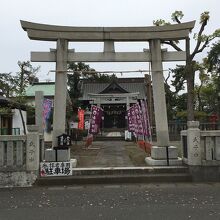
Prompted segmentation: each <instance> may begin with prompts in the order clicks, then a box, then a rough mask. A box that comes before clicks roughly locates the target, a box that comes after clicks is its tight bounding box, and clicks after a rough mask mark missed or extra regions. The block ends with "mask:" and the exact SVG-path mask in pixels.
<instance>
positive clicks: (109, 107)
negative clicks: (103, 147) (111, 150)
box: [80, 77, 147, 129]
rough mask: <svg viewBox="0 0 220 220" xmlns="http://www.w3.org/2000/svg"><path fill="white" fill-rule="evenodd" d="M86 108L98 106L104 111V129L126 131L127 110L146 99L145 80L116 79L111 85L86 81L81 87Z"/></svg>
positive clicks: (82, 99)
mask: <svg viewBox="0 0 220 220" xmlns="http://www.w3.org/2000/svg"><path fill="white" fill-rule="evenodd" d="M81 92H82V97H81V98H80V100H81V101H83V104H84V106H85V105H86V106H88V107H90V106H91V105H97V106H99V107H101V108H102V109H103V110H104V118H103V123H102V129H125V128H126V120H125V117H126V110H128V109H129V108H130V106H132V104H134V103H136V102H137V101H138V100H141V99H146V97H147V95H146V94H147V88H146V82H145V78H143V77H142V78H116V79H114V80H113V81H111V82H110V83H100V82H91V81H87V80H84V81H83V82H82V86H81Z"/></svg>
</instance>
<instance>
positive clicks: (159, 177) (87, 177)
mask: <svg viewBox="0 0 220 220" xmlns="http://www.w3.org/2000/svg"><path fill="white" fill-rule="evenodd" d="M174 182H192V177H191V175H190V174H189V170H188V168H187V167H185V166H178V167H177V166H169V167H106V168H104V167H103V168H74V169H73V175H71V176H65V177H40V178H38V179H37V181H36V183H35V184H36V185H37V186H53V185H62V186H63V185H74V184H77V185H81V184H82V185H85V184H123V183H127V184H129V183H174Z"/></svg>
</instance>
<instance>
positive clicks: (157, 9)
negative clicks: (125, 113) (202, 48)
mask: <svg viewBox="0 0 220 220" xmlns="http://www.w3.org/2000/svg"><path fill="white" fill-rule="evenodd" d="M175 10H182V11H183V13H184V15H185V16H184V18H183V20H182V21H183V22H187V21H191V20H196V21H197V22H196V27H195V28H194V30H193V32H196V31H197V30H198V27H199V16H200V14H201V13H202V12H204V11H209V12H210V16H211V18H210V21H209V23H208V25H207V28H206V33H207V34H209V33H211V32H213V31H214V30H215V29H218V28H220V11H219V0H208V1H207V0H182V1H181V0H166V1H165V0H153V1H152V0H151V1H149V0H44V1H42V0H19V1H17V0H1V4H0V16H1V19H0V31H1V34H0V38H1V40H0V55H1V65H0V72H13V73H15V72H16V71H18V70H19V69H18V66H17V62H18V60H20V61H27V60H30V51H48V50H49V48H55V43H53V42H45V41H34V40H30V39H29V38H28V37H27V34H26V32H25V31H23V29H22V28H21V25H20V20H26V21H31V22H36V23H45V24H53V25H65V26H151V25H152V21H153V20H156V19H158V18H163V19H165V20H170V15H171V14H172V12H174V11H175ZM192 44H193V42H192ZM102 46H103V44H101V43H89V44H86V43H71V44H70V47H71V48H75V49H76V51H102V50H103V49H102ZM147 47H148V44H147V43H129V44H128V43H123V44H119V43H117V44H116V50H117V51H142V50H143V48H147ZM192 47H193V45H192ZM202 56H205V53H203V54H202V55H200V56H198V57H197V59H201V57H202ZM32 64H33V66H38V65H40V66H41V70H40V72H39V73H38V75H37V76H38V77H39V78H40V80H42V81H43V80H46V79H52V80H53V79H54V73H50V74H48V71H50V70H54V69H55V65H54V64H52V63H51V64H48V63H32ZM90 66H91V67H93V68H95V69H96V70H99V71H104V70H106V71H107V70H138V69H148V64H147V63H99V64H98V63H91V64H90ZM172 66H173V64H172V63H170V64H165V67H164V68H165V69H166V68H169V67H172ZM126 76H130V75H126ZM138 76H141V74H139V75H138Z"/></svg>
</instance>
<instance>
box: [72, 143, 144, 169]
mask: <svg viewBox="0 0 220 220" xmlns="http://www.w3.org/2000/svg"><path fill="white" fill-rule="evenodd" d="M126 144H127V142H125V141H103V142H99V141H97V142H94V143H93V145H92V147H90V148H89V149H88V150H86V149H85V148H84V147H83V146H82V144H78V146H73V148H72V155H71V157H72V158H76V159H77V161H78V165H77V167H131V166H134V164H133V163H132V161H131V159H130V158H129V155H128V152H127V149H126V147H127V146H126ZM131 144H132V143H131ZM134 147H135V148H137V150H140V149H138V147H137V146H134ZM144 154H145V153H144V152H143V155H144Z"/></svg>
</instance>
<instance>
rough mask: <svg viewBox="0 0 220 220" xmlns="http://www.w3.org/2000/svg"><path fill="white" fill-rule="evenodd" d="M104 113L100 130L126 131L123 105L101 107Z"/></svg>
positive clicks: (124, 106) (124, 107)
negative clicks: (121, 129)
mask: <svg viewBox="0 0 220 220" xmlns="http://www.w3.org/2000/svg"><path fill="white" fill-rule="evenodd" d="M101 108H102V109H103V111H104V123H103V127H102V129H105V128H112V129H118V128H123V129H124V130H125V129H126V123H125V116H126V105H125V104H112V105H107V104H105V105H101Z"/></svg>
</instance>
